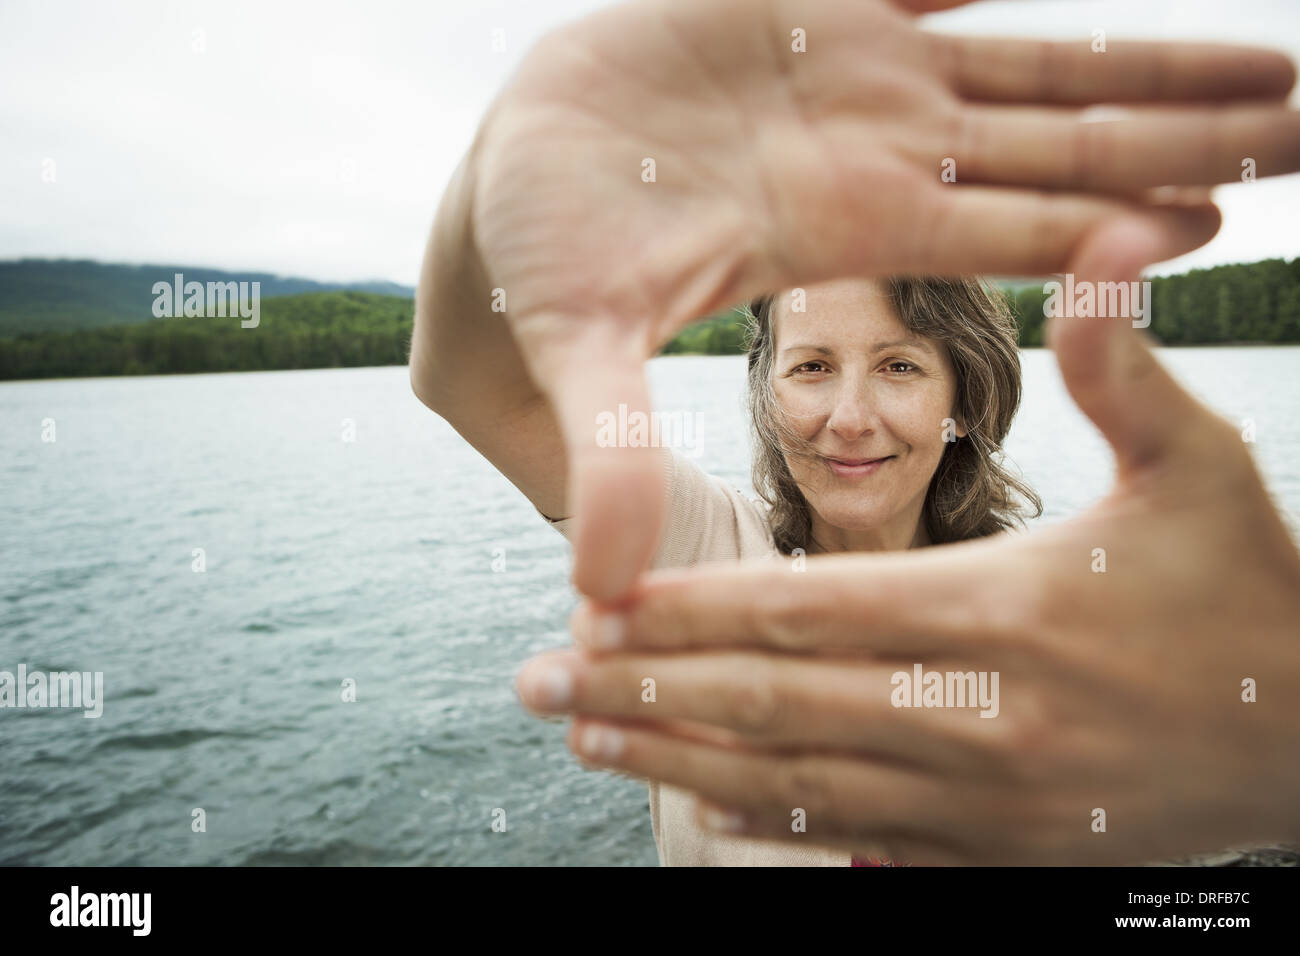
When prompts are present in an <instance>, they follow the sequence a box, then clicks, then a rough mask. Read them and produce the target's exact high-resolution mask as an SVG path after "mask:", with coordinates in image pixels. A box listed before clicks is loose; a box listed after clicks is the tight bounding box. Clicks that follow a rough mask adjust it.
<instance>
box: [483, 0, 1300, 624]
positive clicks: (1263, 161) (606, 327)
mask: <svg viewBox="0 0 1300 956" xmlns="http://www.w3.org/2000/svg"><path fill="white" fill-rule="evenodd" d="M954 5H957V4H952V3H936V2H922V0H914V2H903V0H897V2H892V3H891V2H886V0H817V2H806V0H800V2H793V0H790V2H760V0H636V2H631V3H625V4H621V5H619V6H615V7H613V8H610V9H607V10H603V11H600V12H598V13H596V14H594V15H592V16H590V17H588V18H586V19H584V20H582V21H580V22H578V23H576V24H573V25H570V26H565V27H562V28H559V29H557V30H555V31H554V32H552V33H550V34H548V35H547V36H546V37H544V38H543V40H542V41H541V42H539V43H538V44H537V46H536V47H535V48H534V49H533V50H532V51H531V52H530V53H529V54H528V56H527V57H526V58H525V60H524V62H523V63H522V65H521V66H520V68H519V70H518V71H517V73H516V74H515V76H514V77H513V78H512V80H511V81H510V82H509V83H508V84H507V86H506V88H505V89H504V90H503V91H502V92H501V94H500V95H499V96H498V97H497V98H496V100H494V102H493V104H492V106H491V107H490V109H489V111H488V114H487V116H486V117H485V119H484V122H483V124H482V126H481V127H480V130H479V133H478V135H477V137H476V139H475V142H474V144H473V146H472V147H471V151H470V154H469V157H468V161H467V164H466V167H465V171H466V178H465V182H466V184H467V185H466V188H468V189H470V190H471V193H470V195H471V197H472V198H471V202H472V209H471V216H470V221H471V222H472V233H473V241H474V243H475V246H476V249H477V252H478V254H479V256H481V264H482V267H483V270H484V273H485V275H486V277H487V279H488V281H489V283H490V285H491V287H492V288H493V290H494V296H496V298H497V300H498V301H500V302H501V303H502V304H503V305H504V308H505V318H506V320H507V321H508V322H509V323H510V328H511V331H512V332H513V335H514V337H515V341H516V342H517V344H518V346H519V348H520V350H521V352H522V354H523V357H524V361H525V363H526V365H527V367H528V371H529V374H530V375H531V376H532V378H533V379H534V381H535V382H536V384H537V385H538V387H539V388H540V389H541V391H542V392H543V393H545V395H546V396H547V397H548V398H549V400H550V402H551V404H552V406H553V407H554V409H555V412H556V414H557V415H558V417H559V421H560V424H561V428H562V430H563V434H564V444H565V448H566V452H567V460H568V468H569V471H568V485H567V492H568V502H569V510H568V513H569V514H572V515H574V516H575V517H576V522H577V530H576V537H575V539H574V541H575V566H574V581H575V584H576V586H577V587H578V588H579V589H580V590H581V591H583V592H584V593H586V594H587V595H590V596H592V597H594V598H597V599H600V600H603V601H612V600H615V599H617V598H619V597H620V596H623V595H624V594H625V592H626V591H627V589H628V587H629V586H630V585H631V583H632V581H633V580H634V578H635V576H636V575H637V574H638V573H639V572H640V571H641V570H642V569H643V568H644V567H645V565H646V564H647V562H648V560H649V558H650V556H651V554H652V553H653V549H654V546H655V542H656V539H657V536H658V533H659V528H660V524H661V522H662V502H663V487H662V478H661V476H660V473H659V467H660V466H659V462H658V458H657V456H656V455H655V454H654V453H652V451H651V450H650V449H647V448H605V447H601V446H600V445H599V444H598V443H597V434H598V431H597V426H596V420H597V416H598V415H599V414H600V413H602V412H613V413H617V411H618V406H619V405H620V404H625V405H626V406H627V407H628V409H629V412H632V413H634V412H637V411H648V410H649V407H650V406H649V398H648V394H647V390H646V384H645V376H644V362H645V360H646V359H647V358H649V357H650V356H651V355H652V354H653V353H654V352H655V350H656V349H657V348H658V347H659V346H660V345H661V344H662V343H663V342H665V341H666V340H667V339H668V338H669V337H670V336H671V335H672V334H673V333H674V332H676V331H677V330H678V329H679V328H681V327H682V326H683V325H685V324H686V323H688V322H690V321H691V320H693V319H696V318H699V317H702V316H704V315H707V314H709V313H711V312H716V311H717V310H719V309H721V308H723V307H725V306H727V305H730V304H733V303H736V302H738V301H742V300H743V299H746V298H748V297H749V296H751V295H753V294H756V293H759V292H763V291H771V290H774V289H778V288H785V287H790V286H796V285H802V284H811V283H815V282H819V281H823V280H828V279H832V278H837V277H842V276H848V275H859V276H870V275H886V274H891V273H909V272H910V273H929V274H958V273H984V274H1011V275H1037V274H1045V273H1052V272H1060V271H1063V270H1065V269H1066V268H1067V265H1068V262H1069V259H1070V256H1071V252H1072V250H1074V249H1076V248H1077V247H1078V246H1079V245H1080V243H1081V242H1082V241H1083V240H1084V238H1085V237H1086V236H1087V235H1088V234H1089V233H1090V232H1091V231H1092V230H1094V229H1096V228H1097V227H1098V226H1099V225H1100V224H1102V223H1105V222H1109V221H1113V220H1115V219H1117V218H1123V217H1139V218H1142V219H1147V220H1150V221H1151V222H1153V223H1154V224H1155V225H1156V234H1158V235H1159V237H1160V241H1159V244H1158V246H1157V248H1155V249H1153V250H1152V254H1153V255H1154V257H1155V259H1156V260H1160V259H1166V258H1170V257H1172V256H1174V255H1177V254H1181V253H1183V252H1185V251H1187V250H1190V249H1192V248H1195V247H1196V246H1198V245H1200V244H1202V243H1204V242H1205V241H1206V240H1208V239H1209V238H1210V237H1211V236H1212V235H1213V234H1214V232H1215V231H1216V229H1217V228H1218V213H1217V210H1216V209H1215V208H1214V207H1213V206H1212V205H1209V204H1208V203H1201V204H1200V205H1195V206H1193V205H1183V206H1164V205H1157V204H1156V203H1155V202H1154V201H1153V200H1152V198H1151V197H1150V196H1147V195H1145V193H1144V191H1145V190H1147V189H1148V188H1150V187H1157V186H1165V185H1180V186H1194V185H1208V184H1213V183H1219V182H1227V181H1230V180H1234V179H1236V178H1238V177H1239V176H1240V174H1241V168H1242V161H1243V158H1245V157H1250V158H1251V159H1253V160H1254V162H1255V168H1256V169H1257V171H1258V175H1261V176H1262V175H1271V174H1277V173H1286V172H1292V171H1294V170H1296V169H1300V122H1297V114H1296V113H1294V112H1291V111H1288V110H1286V109H1285V106H1284V105H1283V98H1284V97H1285V95H1286V93H1287V92H1288V91H1289V90H1290V88H1291V85H1292V83H1293V80H1294V76H1295V73H1294V69H1293V67H1292V65H1291V63H1290V61H1289V60H1287V59H1286V58H1285V57H1284V56H1282V55H1280V54H1277V53H1272V52H1268V51H1263V50H1258V49H1247V48H1238V47H1227V46H1213V45H1205V44H1151V43H1126V42H1122V41H1119V40H1114V39H1112V40H1111V41H1110V43H1109V47H1108V49H1107V50H1106V52H1094V51H1093V49H1092V38H1091V37H1081V38H1080V39H1079V40H1078V41H1076V42H1064V43H1059V42H1058V43H1043V42H1035V41H1028V40H1013V39H993V38H963V37H956V36H948V35H940V34H935V33H927V32H924V31H922V30H920V29H919V28H918V27H917V25H916V23H915V21H914V14H915V13H917V12H922V11H924V10H928V9H934V8H938V7H943V6H954ZM1227 101H1236V102H1231V103H1229V102H1227ZM1098 102H1107V103H1116V102H1126V103H1129V104H1131V115H1130V116H1129V118H1125V119H1114V120H1110V121H1107V122H1086V123H1081V122H1080V115H1081V112H1082V110H1083V108H1084V107H1086V106H1087V105H1089V104H1093V103H1098ZM945 171H947V175H946V176H945ZM954 177H955V178H954Z"/></svg>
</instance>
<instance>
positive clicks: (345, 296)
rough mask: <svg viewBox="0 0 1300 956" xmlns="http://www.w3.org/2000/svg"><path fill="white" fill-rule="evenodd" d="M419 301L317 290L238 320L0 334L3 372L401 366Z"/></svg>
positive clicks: (51, 374)
mask: <svg viewBox="0 0 1300 956" xmlns="http://www.w3.org/2000/svg"><path fill="white" fill-rule="evenodd" d="M413 308H414V306H413V304H412V302H411V300H410V299H408V298H404V297H400V296H389V295H375V294H373V293H369V292H313V293H309V294H307V295H293V296H284V297H280V298H274V299H267V300H265V301H263V302H262V303H261V320H260V323H259V324H258V326H257V327H256V328H248V329H245V328H241V327H240V320H239V318H238V317H237V316H236V317H234V318H206V317H205V318H172V319H154V320H152V321H149V322H141V323H137V324H134V325H115V326H109V327H104V328H91V329H82V330H79V331H76V332H39V333H28V334H25V335H19V336H16V337H14V338H8V339H0V379H15V378H65V377H72V376H82V375H160V374H167V373H172V372H257V371H267V370H270V369H292V368H337V367H343V366H362V365H404V364H406V354H407V348H408V346H409V344H410V338H411V317H412V311H413Z"/></svg>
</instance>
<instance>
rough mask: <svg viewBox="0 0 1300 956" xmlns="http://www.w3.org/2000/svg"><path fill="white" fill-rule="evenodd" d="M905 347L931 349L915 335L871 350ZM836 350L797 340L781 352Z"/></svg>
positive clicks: (878, 344)
mask: <svg viewBox="0 0 1300 956" xmlns="http://www.w3.org/2000/svg"><path fill="white" fill-rule="evenodd" d="M904 347H907V348H914V349H921V350H922V351H930V350H931V349H930V348H929V343H928V342H926V341H925V339H923V338H920V337H918V336H914V335H913V336H908V337H907V338H902V339H890V340H889V341H888V342H875V343H873V344H872V346H871V348H870V351H872V352H885V351H888V350H889V349H897V348H904ZM834 351H835V350H834V349H831V348H828V347H826V346H825V345H816V344H814V343H812V342H795V343H794V344H792V345H787V346H785V347H784V348H782V349H781V354H782V355H784V354H785V353H786V352H817V353H818V354H820V355H832V354H834Z"/></svg>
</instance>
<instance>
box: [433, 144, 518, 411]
mask: <svg viewBox="0 0 1300 956" xmlns="http://www.w3.org/2000/svg"><path fill="white" fill-rule="evenodd" d="M474 184H475V151H474V148H473V147H471V148H470V150H469V152H467V153H466V155H465V157H464V158H463V159H462V160H461V163H460V165H459V166H458V167H457V169H456V172H455V173H454V174H453V175H452V178H451V181H450V182H449V183H448V185H447V190H446V192H445V193H444V194H443V197H442V201H441V203H440V204H439V207H438V212H437V215H436V217H435V219H434V224H433V228H432V230H431V232H430V235H429V242H428V245H427V246H426V247H425V254H424V263H423V265H422V267H421V270H420V282H419V287H418V289H417V291H416V299H415V329H414V333H413V335H412V339H411V363H410V373H411V387H412V389H413V390H414V391H415V394H416V395H417V396H418V397H419V399H420V400H421V401H422V402H423V403H424V404H425V405H427V406H428V407H429V408H431V409H433V410H434V411H436V412H438V413H439V414H440V415H442V416H443V417H445V418H447V419H448V420H449V421H452V422H453V424H460V423H465V424H471V425H472V422H466V421H465V419H466V417H467V416H469V417H473V416H476V415H477V416H480V417H486V416H494V415H497V414H499V412H500V410H501V409H510V408H520V407H523V406H526V405H528V404H530V403H532V402H535V401H536V400H537V399H538V398H539V397H540V394H539V392H538V390H537V388H536V386H535V385H534V384H533V382H532V380H531V379H530V378H529V376H528V372H527V369H526V367H525V365H524V361H523V358H522V356H521V355H520V352H519V349H518V347H517V346H516V344H515V340H514V337H513V336H512V335H511V333H510V328H509V325H508V324H507V322H506V315H505V313H504V312H499V311H493V308H492V305H493V300H494V294H493V286H492V282H491V279H490V277H489V275H488V273H487V270H486V269H485V267H484V263H483V260H482V257H481V255H480V254H479V251H478V248H477V246H476V244H475V241H474V234H473V223H472V202H473V194H474Z"/></svg>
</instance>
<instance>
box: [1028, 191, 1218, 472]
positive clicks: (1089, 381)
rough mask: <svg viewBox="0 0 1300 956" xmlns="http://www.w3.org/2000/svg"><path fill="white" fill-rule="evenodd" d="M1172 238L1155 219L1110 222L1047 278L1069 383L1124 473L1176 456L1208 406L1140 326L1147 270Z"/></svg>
mask: <svg viewBox="0 0 1300 956" xmlns="http://www.w3.org/2000/svg"><path fill="white" fill-rule="evenodd" d="M1216 216H1217V214H1216ZM1168 246H1169V238H1168V233H1166V232H1162V230H1161V227H1160V226H1159V225H1157V224H1156V223H1154V222H1153V221H1151V220H1149V219H1142V218H1128V219H1122V220H1114V221H1111V222H1108V223H1104V224H1102V225H1101V226H1099V227H1098V228H1097V229H1096V230H1094V231H1093V232H1092V233H1091V234H1090V235H1089V236H1088V237H1086V238H1085V239H1084V241H1083V243H1082V244H1081V245H1080V247H1079V251H1078V253H1077V254H1076V256H1075V258H1074V261H1073V263H1072V270H1073V271H1072V272H1070V273H1067V274H1066V275H1064V276H1061V277H1059V278H1058V279H1057V280H1056V282H1055V284H1049V288H1048V298H1047V300H1046V302H1045V305H1044V310H1045V311H1047V312H1048V314H1049V315H1050V316H1051V319H1050V322H1049V325H1048V329H1047V338H1048V342H1049V344H1050V345H1051V347H1052V350H1053V351H1054V352H1055V353H1056V360H1057V362H1058V364H1059V365H1060V368H1061V376H1062V378H1063V379H1064V380H1065V386H1066V388H1067V389H1068V390H1069V392H1070V395H1071V397H1072V398H1073V399H1074V401H1075V403H1076V404H1077V405H1078V406H1079V408H1080V409H1081V410H1082V411H1083V413H1084V414H1085V415H1087V416H1088V417H1089V418H1090V419H1091V420H1092V422H1093V424H1095V425H1096V426H1097V427H1098V428H1099V429H1100V430H1101V432H1102V434H1103V435H1104V436H1105V438H1106V440H1107V441H1108V442H1109V443H1110V445H1111V447H1112V448H1113V449H1114V451H1115V456H1116V459H1117V462H1118V465H1119V469H1120V471H1121V473H1123V472H1125V471H1128V470H1132V469H1135V468H1140V467H1143V466H1144V465H1147V464H1150V463H1152V462H1154V461H1156V460H1159V459H1161V458H1163V457H1166V456H1167V455H1169V454H1170V453H1171V451H1172V450H1173V449H1174V448H1176V447H1178V446H1179V445H1180V443H1181V442H1182V440H1183V439H1184V438H1185V437H1186V436H1187V434H1188V432H1189V430H1191V429H1194V428H1196V426H1197V424H1198V422H1199V421H1200V420H1201V419H1202V416H1203V415H1205V414H1206V410H1205V409H1204V407H1203V406H1201V405H1200V404H1199V403H1198V402H1197V401H1196V400H1195V399H1193V398H1192V397H1191V396H1190V395H1188V394H1187V392H1186V391H1184V390H1183V388H1182V386H1180V385H1179V384H1178V383H1177V382H1176V381H1175V380H1174V379H1173V377H1172V376H1171V375H1170V374H1169V373H1168V372H1167V371H1166V370H1165V368H1164V367H1163V366H1162V365H1161V364H1160V362H1159V361H1158V360H1157V359H1156V356H1155V353H1154V352H1153V351H1152V349H1151V346H1150V343H1149V339H1148V336H1146V335H1145V333H1142V332H1140V331H1139V329H1141V328H1145V327H1146V326H1148V325H1150V323H1151V308H1152V301H1151V292H1150V290H1151V285H1150V283H1149V282H1144V281H1142V278H1141V273H1142V269H1143V267H1145V266H1146V265H1147V264H1149V263H1151V262H1157V261H1161V260H1163V259H1167V258H1170V251H1169V248H1168ZM1179 251H1182V250H1179Z"/></svg>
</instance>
